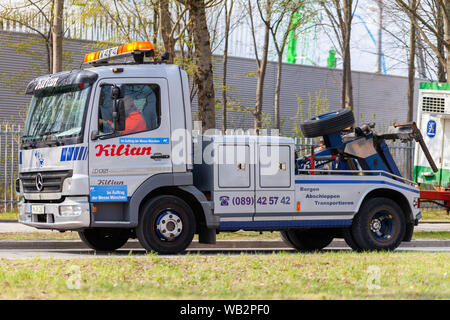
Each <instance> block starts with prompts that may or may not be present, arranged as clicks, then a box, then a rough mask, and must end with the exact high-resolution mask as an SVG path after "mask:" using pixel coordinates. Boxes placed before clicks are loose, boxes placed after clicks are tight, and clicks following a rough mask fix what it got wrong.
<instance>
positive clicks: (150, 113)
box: [98, 84, 161, 136]
mask: <svg viewBox="0 0 450 320" xmlns="http://www.w3.org/2000/svg"><path fill="white" fill-rule="evenodd" d="M123 100H124V105H125V130H123V131H120V133H119V135H127V134H132V133H137V132H144V131H150V130H155V129H157V128H158V127H159V126H160V124H161V109H160V88H159V86H158V85H156V84H127V85H126V92H125V96H124V98H123ZM113 105H114V101H113V99H112V98H111V85H105V86H103V87H102V88H101V92H100V101H99V110H98V131H99V135H100V136H101V135H106V134H111V133H113V132H114V121H113Z"/></svg>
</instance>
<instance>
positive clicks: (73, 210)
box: [59, 206, 81, 217]
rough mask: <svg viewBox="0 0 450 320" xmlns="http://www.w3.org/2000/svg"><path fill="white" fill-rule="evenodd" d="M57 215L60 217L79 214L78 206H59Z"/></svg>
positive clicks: (79, 208)
mask: <svg viewBox="0 0 450 320" xmlns="http://www.w3.org/2000/svg"><path fill="white" fill-rule="evenodd" d="M59 215H60V216H62V217H69V216H79V215H81V207H80V206H60V207H59Z"/></svg>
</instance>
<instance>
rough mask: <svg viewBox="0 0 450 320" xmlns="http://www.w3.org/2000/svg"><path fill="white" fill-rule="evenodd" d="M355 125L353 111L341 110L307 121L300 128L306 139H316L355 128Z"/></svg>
mask: <svg viewBox="0 0 450 320" xmlns="http://www.w3.org/2000/svg"><path fill="white" fill-rule="evenodd" d="M354 123H355V117H354V116H353V112H352V110H350V109H341V110H339V111H336V112H330V113H325V114H322V115H320V116H317V117H314V118H312V119H309V120H306V121H305V122H303V123H302V124H300V128H301V130H302V132H303V135H304V136H305V137H306V138H315V137H320V136H325V135H328V134H332V133H336V132H340V131H342V130H344V129H346V128H348V127H351V126H353V125H354Z"/></svg>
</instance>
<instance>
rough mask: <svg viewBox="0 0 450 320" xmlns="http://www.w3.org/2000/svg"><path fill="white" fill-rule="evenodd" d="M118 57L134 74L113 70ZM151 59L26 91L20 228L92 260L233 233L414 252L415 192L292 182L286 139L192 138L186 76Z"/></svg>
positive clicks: (385, 179)
mask: <svg viewBox="0 0 450 320" xmlns="http://www.w3.org/2000/svg"><path fill="white" fill-rule="evenodd" d="M126 56H134V57H135V63H111V61H112V60H113V59H116V58H121V57H126ZM153 56H154V53H153V46H152V45H151V44H150V43H149V42H136V43H131V44H127V45H124V46H120V47H116V48H113V49H107V50H104V51H101V52H94V53H91V54H88V55H86V58H85V63H86V64H87V65H88V67H85V68H82V69H78V70H72V71H67V72H61V73H57V74H52V75H48V76H43V77H40V78H37V79H35V80H33V81H32V82H31V83H30V84H29V85H28V88H27V93H28V94H32V95H33V98H32V101H31V103H30V107H29V110H28V118H27V123H26V128H25V132H24V136H23V139H22V145H21V150H20V155H19V159H20V161H19V162H20V163H19V166H20V167H19V179H18V183H17V188H18V189H19V191H20V193H21V195H22V201H21V203H20V214H19V221H20V222H21V223H23V224H25V225H29V226H33V227H36V228H40V229H54V230H60V231H67V230H74V231H78V232H79V235H80V237H81V239H82V240H83V241H84V242H85V243H86V244H87V245H89V246H90V247H92V248H94V249H96V250H115V249H117V248H120V247H121V246H123V245H124V244H125V243H126V242H127V240H128V239H129V238H135V237H137V238H138V239H139V241H140V243H141V244H142V246H143V247H144V248H145V249H147V250H153V251H156V252H159V253H166V254H173V253H178V252H181V251H183V250H184V249H186V248H187V246H188V245H189V244H190V243H191V241H192V239H193V236H194V234H196V233H197V234H199V241H200V242H202V243H215V236H216V233H218V232H225V231H237V230H253V231H281V236H282V238H283V239H284V240H285V241H286V242H287V243H288V244H289V245H291V246H293V247H295V248H297V249H299V250H317V249H322V248H323V247H325V246H327V245H328V244H329V243H330V242H331V240H332V239H333V238H338V237H343V238H345V239H346V241H347V243H348V244H349V245H350V246H351V247H352V248H353V249H356V250H384V249H386V250H392V249H395V248H396V247H397V246H398V245H399V244H400V242H401V241H408V240H410V239H411V235H412V232H413V228H414V224H415V223H417V220H418V219H419V218H420V212H419V210H418V208H417V207H416V206H415V202H416V201H417V198H418V194H419V191H418V189H417V188H416V187H415V185H414V183H413V182H411V181H407V180H406V179H403V178H401V177H399V176H396V175H393V174H390V173H388V172H383V171H368V170H361V168H359V169H357V170H356V171H346V172H342V171H340V170H316V171H314V170H302V171H299V170H298V168H297V160H296V158H295V146H294V141H293V140H292V139H290V138H284V137H263V136H220V135H199V136H197V137H195V139H194V138H193V137H192V116H191V114H192V111H191V105H190V99H189V84H188V77H187V74H186V72H185V71H183V70H181V69H180V68H179V67H178V66H176V65H168V64H164V63H156V62H155V61H151V62H144V57H153ZM321 121H322V120H321ZM361 146H362V147H361ZM353 149H354V151H352V152H353V155H354V156H361V157H362V156H363V155H364V156H367V155H369V156H370V153H371V152H374V151H373V150H374V149H373V148H369V149H370V150H369V151H367V150H364V145H360V147H359V149H358V147H357V146H356V145H355V146H354V147H353ZM353 149H352V150H353ZM372 149H373V150H372Z"/></svg>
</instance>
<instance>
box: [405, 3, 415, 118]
mask: <svg viewBox="0 0 450 320" xmlns="http://www.w3.org/2000/svg"><path fill="white" fill-rule="evenodd" d="M409 6H410V9H411V11H413V12H416V10H417V1H416V0H410V1H409ZM410 19H411V27H410V31H409V32H410V35H409V38H410V40H409V62H408V115H407V121H408V122H409V121H412V120H413V113H414V83H415V75H416V68H415V62H416V59H415V58H416V42H417V38H416V33H417V30H416V25H415V23H414V21H415V17H414V15H413V14H410Z"/></svg>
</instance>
